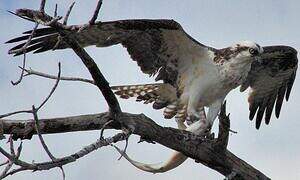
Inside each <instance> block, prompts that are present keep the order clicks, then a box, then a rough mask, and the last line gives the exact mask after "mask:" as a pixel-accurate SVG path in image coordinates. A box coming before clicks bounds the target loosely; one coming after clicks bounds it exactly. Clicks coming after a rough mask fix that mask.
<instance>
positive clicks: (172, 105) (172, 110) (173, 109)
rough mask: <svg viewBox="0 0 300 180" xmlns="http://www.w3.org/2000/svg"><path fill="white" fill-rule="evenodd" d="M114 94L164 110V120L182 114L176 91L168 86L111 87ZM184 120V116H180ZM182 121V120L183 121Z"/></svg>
mask: <svg viewBox="0 0 300 180" xmlns="http://www.w3.org/2000/svg"><path fill="white" fill-rule="evenodd" d="M111 89H112V90H114V91H115V94H116V95H118V96H120V97H121V98H123V99H128V98H131V97H135V98H136V101H139V102H143V103H144V104H149V103H153V105H152V107H153V109H163V108H165V109H164V112H163V114H164V117H165V118H166V119H171V118H173V117H174V116H175V115H176V114H177V113H182V111H179V112H178V110H181V109H180V108H179V106H178V102H177V101H178V99H177V96H176V89H175V88H174V87H173V86H171V85H168V84H163V83H157V84H139V85H127V86H112V87H111ZM182 117H184V118H185V116H182ZM183 121H184V120H183Z"/></svg>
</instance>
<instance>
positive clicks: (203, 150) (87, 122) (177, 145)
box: [0, 0, 270, 180]
mask: <svg viewBox="0 0 300 180" xmlns="http://www.w3.org/2000/svg"><path fill="white" fill-rule="evenodd" d="M101 4H102V1H101V0H100V1H99V2H98V4H97V6H96V9H95V12H94V14H93V16H92V18H91V19H90V20H89V22H88V23H87V24H86V28H88V26H89V25H91V24H93V23H94V22H95V20H96V19H97V16H98V13H99V10H100V7H101ZM73 5H74V4H72V5H71V6H70V9H69V11H68V12H67V14H66V16H65V17H64V19H63V22H62V23H60V22H59V20H61V19H62V17H60V16H57V8H56V9H55V13H54V17H52V16H50V15H48V14H46V12H45V10H44V6H45V0H42V1H41V5H40V9H39V10H38V11H36V10H30V9H18V10H17V11H16V12H15V13H14V12H11V13H13V14H16V15H17V16H19V17H22V18H24V19H27V20H30V21H33V22H34V23H35V24H36V25H35V28H34V29H33V31H32V33H31V35H30V36H29V38H28V41H27V43H25V44H24V46H23V47H21V48H20V49H18V51H19V52H24V51H25V50H26V47H27V46H28V44H29V42H30V41H31V38H32V36H33V34H34V33H35V30H36V29H37V27H38V25H39V24H42V25H45V26H50V27H53V28H55V29H56V31H57V32H58V33H59V34H60V41H64V42H65V43H67V44H68V45H69V46H70V47H71V48H72V49H73V51H74V52H75V53H76V54H77V55H78V57H79V58H80V59H81V60H82V62H83V64H84V65H85V67H86V68H87V69H88V71H89V73H90V74H91V76H92V78H93V79H92V80H87V79H81V78H72V77H61V75H60V72H61V67H60V64H59V71H58V75H57V76H51V75H48V74H44V73H41V72H37V71H34V70H29V69H26V67H25V63H26V52H25V53H24V59H23V66H22V67H21V75H20V79H19V80H18V81H17V82H12V83H13V84H14V85H16V84H18V83H20V82H21V81H22V79H23V78H24V77H25V76H29V75H38V76H43V77H47V78H52V79H56V83H55V85H54V87H53V89H52V90H51V92H50V93H49V95H48V96H47V97H46V98H45V100H44V101H42V103H41V104H40V105H39V106H37V107H36V106H34V105H33V106H32V107H31V108H30V109H28V110H22V111H16V112H12V113H7V114H4V115H1V116H0V118H1V119H0V136H1V138H2V139H4V135H10V137H9V140H8V141H9V145H10V152H7V151H5V150H4V149H3V148H2V147H0V153H1V154H2V156H5V157H6V158H7V161H5V162H3V163H2V164H1V166H3V167H4V168H3V171H2V173H1V174H0V179H2V178H5V177H7V176H9V175H13V174H15V173H18V172H22V171H28V170H29V171H43V170H49V169H52V168H60V169H61V170H62V172H63V176H64V171H63V166H64V165H66V164H69V163H72V162H75V161H76V160H77V159H79V158H81V157H83V156H85V155H88V154H89V153H90V152H92V151H95V150H98V149H99V148H101V147H103V146H108V145H112V144H113V143H115V142H118V141H123V140H127V139H128V137H129V136H130V135H131V134H135V135H138V136H140V138H141V139H142V140H143V141H146V142H155V143H159V144H161V145H163V146H165V147H168V148H170V149H173V150H176V151H179V152H181V153H183V154H184V155H185V156H187V157H190V158H192V159H194V160H195V161H196V162H198V163H201V164H203V165H205V166H207V167H210V168H211V169H214V170H216V171H217V172H219V173H221V174H223V175H224V176H225V177H226V178H227V179H232V180H238V179H239V180H240V179H244V180H255V179H256V180H262V179H270V178H268V177H267V176H265V175H264V174H263V173H261V172H260V171H259V170H257V169H255V168H254V167H252V166H251V165H249V164H247V163H246V162H245V161H243V160H241V159H240V158H238V157H237V156H235V155H234V154H233V153H231V152H230V151H228V150H227V144H228V134H229V130H230V129H229V127H230V120H229V116H228V115H226V104H224V105H223V107H222V110H221V113H220V115H219V120H220V124H219V134H218V137H217V138H214V137H211V138H204V137H201V136H197V135H195V134H193V133H191V132H187V131H184V130H178V129H174V128H168V127H161V126H159V125H158V124H156V123H155V122H154V121H153V120H152V119H150V118H148V117H146V116H145V115H143V114H131V113H127V112H122V110H121V108H120V106H119V103H118V100H117V99H116V97H115V95H114V94H113V92H112V90H111V88H110V86H109V83H108V82H107V81H106V79H105V77H104V76H103V75H102V73H101V71H100V69H99V68H98V66H97V64H96V63H95V62H94V60H93V59H92V58H91V57H90V56H89V54H88V53H87V52H86V51H85V50H84V49H83V48H81V47H80V45H79V44H78V43H77V42H76V40H75V39H72V37H70V36H66V34H64V31H63V30H65V29H68V28H70V26H67V20H68V17H69V14H70V12H71V9H72V7H73ZM56 7H57V6H56ZM60 80H71V81H82V82H87V83H91V84H93V85H95V86H97V88H98V89H99V91H100V92H101V93H102V95H103V96H104V98H105V100H106V102H107V104H108V106H109V111H108V112H103V113H99V114H88V115H82V116H72V117H63V118H52V119H39V117H38V111H39V109H40V108H41V107H43V105H44V104H45V103H46V102H47V101H48V100H49V99H50V98H51V95H52V94H53V92H54V91H55V89H56V87H57V86H58V84H59V81H60ZM18 113H30V114H32V115H33V118H32V119H26V120H14V119H7V117H9V116H11V115H14V114H18ZM3 118H5V119H3ZM105 129H116V130H121V132H120V133H117V134H115V135H114V136H112V137H108V138H104V137H103V131H104V130H105ZM89 130H101V137H100V138H99V139H98V140H96V141H95V142H94V143H93V144H90V145H87V146H85V147H84V148H82V149H80V150H78V151H77V152H75V153H73V154H71V155H69V156H66V157H54V156H53V155H52V153H51V151H50V150H49V149H48V147H47V144H46V143H45V141H44V139H43V136H42V135H43V134H51V133H65V132H71V131H89ZM33 135H37V136H38V137H39V140H40V142H41V144H42V146H43V148H44V150H45V151H46V153H47V154H48V156H49V158H50V159H51V160H50V161H48V162H39V163H29V162H25V161H23V160H22V159H21V158H20V154H21V150H22V143H21V144H20V145H19V147H18V148H17V150H15V148H14V140H17V139H31V137H32V136H33ZM13 165H15V166H17V167H18V168H16V169H12V167H13Z"/></svg>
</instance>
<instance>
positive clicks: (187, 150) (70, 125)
mask: <svg viewBox="0 0 300 180" xmlns="http://www.w3.org/2000/svg"><path fill="white" fill-rule="evenodd" d="M119 118H120V119H121V120H120V122H123V123H124V125H125V126H129V127H133V128H132V129H134V130H133V132H132V133H133V134H136V135H139V136H140V137H143V138H144V139H147V140H150V141H154V142H157V143H159V144H162V145H164V146H166V147H168V148H171V149H174V150H176V151H179V152H182V153H183V154H184V155H186V156H188V157H190V158H193V159H195V160H197V162H200V163H202V164H204V165H205V166H208V167H210V168H212V169H214V170H216V171H218V172H219V173H221V174H223V175H224V176H228V175H230V174H231V173H232V172H233V171H235V172H236V174H238V175H241V176H242V177H243V178H244V179H245V180H261V179H269V178H268V177H266V176H265V175H264V174H263V173H261V172H260V171H258V170H256V169H255V168H254V167H252V166H251V165H249V164H247V163H246V162H245V161H243V160H241V159H240V158H238V157H237V156H235V155H234V154H232V153H231V152H230V151H228V150H225V151H220V150H219V149H218V148H215V146H216V145H215V143H216V141H215V140H207V139H203V138H202V137H199V136H196V135H194V134H192V133H190V132H187V131H184V130H178V129H174V128H163V127H161V126H159V125H157V124H156V123H155V122H154V121H153V120H151V119H150V118H148V117H146V116H144V115H143V114H140V115H135V114H129V113H122V115H121V116H120V117H119ZM109 120H110V118H109V113H108V112H106V113H100V114H93V115H84V116H73V117H66V118H54V119H40V121H39V122H40V125H41V129H40V130H41V133H42V134H45V133H64V132H72V131H85V130H99V129H101V128H102V127H103V126H104V124H105V123H106V122H108V121H109ZM1 121H2V123H3V128H4V129H3V132H4V134H13V138H14V139H16V138H30V137H31V136H32V135H33V134H36V131H35V129H34V122H33V121H32V120H18V121H15V120H0V122H1ZM117 121H118V122H119V120H117ZM106 128H110V129H120V128H121V126H120V124H119V123H117V122H116V121H113V122H112V123H110V124H109V125H107V126H106ZM237 177H238V176H237Z"/></svg>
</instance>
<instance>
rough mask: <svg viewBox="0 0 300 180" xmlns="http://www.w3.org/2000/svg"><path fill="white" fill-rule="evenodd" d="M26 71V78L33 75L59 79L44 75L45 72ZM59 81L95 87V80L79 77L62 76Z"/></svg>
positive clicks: (54, 77)
mask: <svg viewBox="0 0 300 180" xmlns="http://www.w3.org/2000/svg"><path fill="white" fill-rule="evenodd" d="M19 68H21V69H22V67H19ZM24 71H25V72H26V74H24V77H26V76H31V75H36V76H39V77H44V78H48V79H54V80H57V79H58V76H54V75H50V74H47V73H43V72H40V71H36V70H33V69H26V68H25V69H24ZM59 80H64V81H78V82H84V83H89V84H93V85H95V83H94V81H93V80H90V79H85V78H79V77H63V76H61V77H60V78H59Z"/></svg>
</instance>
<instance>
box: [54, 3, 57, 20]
mask: <svg viewBox="0 0 300 180" xmlns="http://www.w3.org/2000/svg"><path fill="white" fill-rule="evenodd" d="M53 16H54V17H57V4H55V9H54V15H53Z"/></svg>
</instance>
